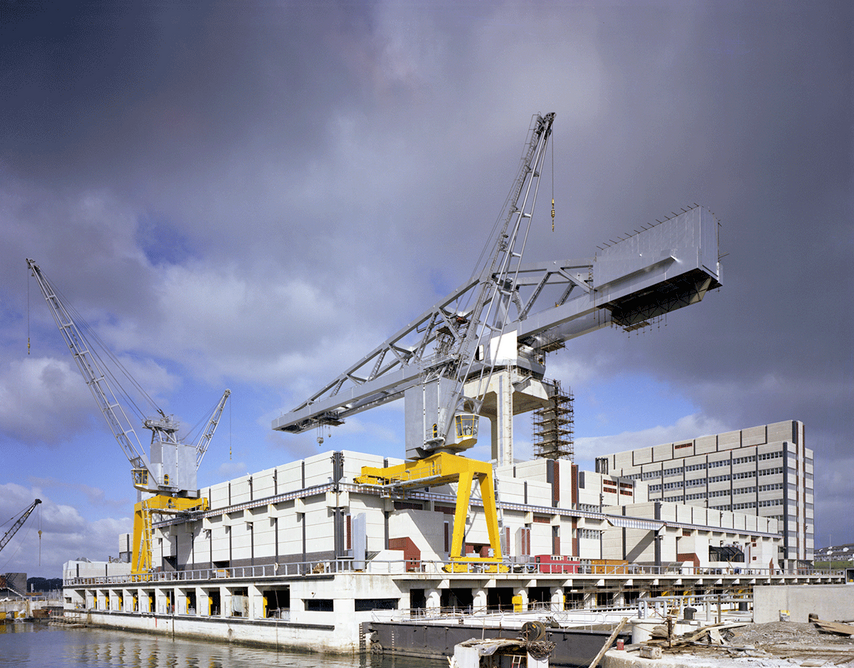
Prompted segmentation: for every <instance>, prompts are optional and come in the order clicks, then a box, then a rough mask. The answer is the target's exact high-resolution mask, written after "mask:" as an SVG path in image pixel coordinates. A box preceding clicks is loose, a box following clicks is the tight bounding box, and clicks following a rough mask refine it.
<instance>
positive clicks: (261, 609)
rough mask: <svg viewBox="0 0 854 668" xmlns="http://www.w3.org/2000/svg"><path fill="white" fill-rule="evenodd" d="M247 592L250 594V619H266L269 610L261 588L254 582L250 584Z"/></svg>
mask: <svg viewBox="0 0 854 668" xmlns="http://www.w3.org/2000/svg"><path fill="white" fill-rule="evenodd" d="M246 594H247V595H248V596H249V619H264V618H265V617H266V616H267V610H266V606H265V605H264V596H263V595H262V594H261V590H260V589H258V587H256V586H255V585H254V584H250V585H249V587H248V588H247V590H246Z"/></svg>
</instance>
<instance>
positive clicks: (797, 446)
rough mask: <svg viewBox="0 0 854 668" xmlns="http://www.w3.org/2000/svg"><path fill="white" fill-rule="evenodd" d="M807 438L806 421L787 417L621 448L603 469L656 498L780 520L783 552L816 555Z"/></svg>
mask: <svg viewBox="0 0 854 668" xmlns="http://www.w3.org/2000/svg"><path fill="white" fill-rule="evenodd" d="M805 442H806V434H805V429H804V424H803V422H799V421H797V420H786V421H783V422H775V423H773V424H767V425H760V426H758V427H751V428H749V429H739V430H737V431H730V432H726V433H723V434H715V435H711V436H701V437H699V438H694V439H691V440H686V441H679V442H675V443H664V444H662V445H656V446H653V447H650V448H639V449H637V450H627V451H625V452H618V453H616V454H612V455H607V456H605V457H600V458H597V461H596V468H597V470H598V471H602V472H610V473H613V474H617V475H621V476H625V477H628V478H631V479H632V480H640V481H643V482H646V483H648V484H649V497H650V499H656V500H661V501H665V502H672V503H679V504H682V503H685V504H689V505H692V506H701V507H704V508H708V509H710V510H721V511H735V512H738V513H745V514H750V515H756V516H757V517H763V518H771V519H776V520H777V521H778V522H779V530H780V534H781V536H782V543H781V546H780V553H779V555H777V558H778V559H779V560H781V561H788V562H811V561H812V560H813V556H814V548H815V521H814V503H815V501H814V490H813V451H812V450H810V449H809V448H807V447H806V446H805ZM804 565H807V564H806V563H805V564H804Z"/></svg>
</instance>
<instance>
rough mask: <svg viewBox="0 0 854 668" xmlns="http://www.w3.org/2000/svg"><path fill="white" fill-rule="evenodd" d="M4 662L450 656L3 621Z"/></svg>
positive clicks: (301, 667) (411, 667) (192, 666)
mask: <svg viewBox="0 0 854 668" xmlns="http://www.w3.org/2000/svg"><path fill="white" fill-rule="evenodd" d="M0 635H2V636H3V637H2V638H1V639H0V666H34V667H38V668H46V667H48V666H62V667H63V668H102V667H104V668H105V667H108V666H110V667H113V666H114V667H117V668H258V666H282V667H288V666H292V667H294V668H305V667H307V666H319V667H321V668H439V667H441V666H447V661H445V660H442V661H435V660H427V659H413V658H409V657H405V658H403V657H397V658H392V657H378V656H371V655H368V656H361V657H341V656H327V655H320V654H307V653H295V652H288V651H284V650H279V651H276V650H275V649H268V648H260V647H245V646H242V645H229V644H226V643H219V642H212V641H211V642H206V641H202V640H184V639H181V638H176V639H175V640H172V639H171V638H168V637H161V636H151V635H147V634H144V633H135V632H123V631H113V630H107V629H86V628H65V627H59V626H47V625H45V624H30V623H15V624H0Z"/></svg>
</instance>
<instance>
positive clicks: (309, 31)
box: [0, 2, 854, 532]
mask: <svg viewBox="0 0 854 668" xmlns="http://www.w3.org/2000/svg"><path fill="white" fill-rule="evenodd" d="M2 11H3V18H2V24H0V62H2V63H3V67H2V69H0V86H2V90H3V91H4V95H2V96H0V115H2V118H3V121H2V123H3V125H2V132H0V215H2V224H3V231H4V236H5V237H6V241H7V243H6V244H4V248H2V249H0V259H2V261H1V262H0V277H2V281H3V286H4V300H5V301H6V302H7V303H11V304H19V303H20V298H19V296H15V295H20V294H23V293H24V289H25V288H24V284H23V258H24V257H25V256H27V255H33V256H35V257H36V259H37V260H40V261H42V263H43V267H44V268H45V270H46V271H47V273H48V274H49V275H51V276H53V277H54V278H56V279H57V280H59V279H60V278H61V279H62V280H61V282H62V285H63V287H64V289H65V292H66V293H68V294H69V296H71V297H72V298H73V301H74V302H75V303H76V304H77V305H78V306H81V300H82V301H83V303H82V306H83V307H84V308H90V309H93V310H95V311H96V312H100V311H103V312H106V313H105V314H104V313H102V315H104V318H105V320H106V321H108V322H110V323H111V330H110V333H111V339H112V340H114V341H117V342H122V343H123V345H126V346H128V347H129V348H131V349H133V350H138V351H145V350H147V351H152V354H154V355H156V356H157V358H158V359H162V358H164V357H165V358H169V360H171V361H172V362H175V363H177V364H180V365H181V366H182V367H183V368H184V369H189V371H188V373H191V374H194V375H197V376H203V377H205V378H209V377H219V376H223V377H230V378H237V379H240V380H251V381H252V382H253V383H257V384H261V385H264V386H266V387H270V388H273V390H271V392H270V394H274V393H275V392H276V391H278V392H281V393H282V401H283V403H284V405H285V407H290V406H291V405H293V404H294V403H296V402H298V401H300V400H302V399H303V398H304V397H305V395H306V394H308V393H309V392H311V391H313V390H314V389H316V388H317V387H318V386H319V385H321V384H322V383H324V382H326V381H327V380H329V377H331V376H332V375H334V374H337V373H338V372H340V371H341V369H343V368H344V367H345V366H347V365H348V364H350V363H352V362H353V361H354V360H355V359H357V358H358V357H360V356H361V355H362V354H364V353H365V352H367V351H368V350H370V349H372V348H373V347H374V346H375V345H377V344H378V343H379V342H380V341H382V340H383V339H384V338H385V337H386V336H388V335H389V334H391V333H392V332H394V331H396V330H397V329H398V328H399V327H401V326H403V325H404V324H405V323H406V322H408V321H409V320H410V319H411V318H413V317H415V316H417V315H418V314H419V313H420V312H422V311H423V310H424V309H425V308H426V307H428V306H429V304H430V303H432V302H433V301H435V300H436V298H438V297H439V296H441V295H443V294H444V293H446V292H447V291H449V290H450V289H451V288H453V287H455V286H457V285H458V284H459V283H461V282H462V281H463V280H464V279H466V278H467V277H468V275H469V274H470V273H471V271H472V269H473V267H474V261H475V258H476V257H477V253H478V252H479V250H480V248H481V246H482V245H483V243H484V242H485V241H486V239H485V237H486V235H487V233H488V230H489V229H490V226H491V224H492V222H493V221H494V219H495V217H496V216H497V215H498V213H499V209H500V205H501V202H502V201H503V199H504V197H505V195H506V193H507V191H508V190H509V188H510V182H511V179H512V177H513V174H514V172H515V168H516V166H517V163H518V160H519V156H520V153H521V147H522V143H523V140H524V137H525V130H526V128H527V126H528V122H529V119H530V117H531V114H532V113H534V112H548V111H555V112H557V120H556V125H555V134H554V144H553V145H554V177H553V178H554V196H555V199H556V207H557V228H556V231H555V233H554V234H552V233H551V231H550V229H547V228H550V225H549V222H548V220H547V219H548V214H547V209H548V204H545V201H546V200H547V199H550V198H551V196H552V192H551V191H552V187H551V178H552V175H551V164H549V174H548V177H547V178H548V179H549V183H548V186H547V191H548V192H543V193H541V198H542V199H541V202H540V205H539V208H538V211H540V212H542V213H543V214H544V216H543V222H542V224H541V225H540V227H539V228H538V229H537V230H535V233H534V234H533V235H532V238H531V240H530V243H529V247H528V249H527V251H526V259H529V260H532V261H533V260H556V259H563V258H580V257H586V256H590V255H592V253H593V252H594V251H595V249H596V245H597V244H601V243H602V242H604V241H607V240H608V239H612V238H615V235H617V234H620V233H626V232H631V231H632V230H634V229H639V226H640V225H642V224H648V223H651V222H653V221H654V220H655V219H656V218H659V219H660V218H661V217H662V216H666V215H668V214H669V213H670V212H671V211H674V210H678V207H680V206H685V205H689V204H693V203H694V202H697V203H700V204H702V205H705V206H707V207H709V208H710V209H711V210H712V211H713V212H714V213H715V214H716V215H717V216H718V217H719V219H720V221H721V248H722V251H724V252H726V253H728V255H727V256H726V257H725V258H724V259H723V266H724V273H723V283H724V287H723V289H722V290H720V291H719V292H718V293H715V294H712V295H709V296H707V298H706V300H705V301H704V302H703V303H702V304H701V305H698V306H694V307H691V308H690V309H685V310H683V311H680V312H677V313H675V314H673V315H672V316H671V317H669V318H668V321H667V322H668V324H667V327H663V328H662V329H661V330H656V332H655V333H650V334H647V335H643V336H639V337H627V336H625V335H619V334H617V333H615V332H599V333H597V334H594V335H591V336H589V337H584V338H582V339H579V340H576V341H573V342H571V345H569V346H568V348H567V350H566V351H565V352H562V353H561V354H560V356H559V357H556V358H555V362H559V364H556V365H555V367H554V368H562V369H573V368H575V369H578V370H579V371H578V374H577V375H576V376H574V377H567V378H562V380H563V381H564V383H565V384H568V385H577V387H576V392H579V391H581V392H583V391H584V379H588V378H591V377H593V376H595V375H599V376H618V375H620V374H626V375H631V374H632V373H644V374H650V375H652V376H654V377H655V378H657V379H658V380H660V381H661V382H663V383H667V384H669V385H671V386H673V387H675V388H677V389H678V392H680V393H681V394H683V395H684V396H686V397H687V398H688V399H690V401H692V402H693V403H694V404H695V405H696V406H698V410H699V411H701V412H702V414H703V415H702V416H700V417H698V418H696V419H693V420H685V421H684V422H682V424H684V425H686V428H689V427H691V428H693V427H694V426H696V425H715V426H717V425H725V426H726V428H732V429H737V428H742V427H748V426H752V425H757V424H763V423H766V422H773V421H777V420H784V419H800V420H803V421H804V422H805V423H806V424H807V433H808V439H809V442H808V446H809V447H812V448H814V449H815V450H816V458H817V464H816V468H817V487H818V486H819V484H821V483H820V482H819V478H821V476H823V475H824V476H825V478H822V479H821V482H822V483H824V482H826V485H825V486H826V488H827V491H826V496H825V498H826V499H828V501H827V504H826V506H825V507H824V508H822V506H821V505H820V504H821V501H820V499H819V500H817V507H818V509H819V510H818V511H817V512H818V517H819V519H818V520H817V521H818V522H819V523H820V524H825V525H827V524H831V523H840V524H842V525H844V526H846V527H848V530H849V532H850V531H852V530H854V529H852V525H851V520H850V518H849V517H847V515H846V514H845V513H844V512H843V511H842V510H840V508H842V505H841V504H840V503H839V498H841V497H842V496H844V494H845V493H846V491H847V490H849V489H850V485H848V484H847V483H846V482H845V481H843V480H841V479H839V478H838V477H835V476H833V475H831V472H832V471H833V469H834V463H835V462H843V461H850V457H851V450H850V446H849V445H848V442H849V437H850V434H851V433H852V429H854V424H852V418H851V410H850V408H851V406H852V405H853V404H854V397H852V385H854V380H852V369H854V359H852V344H851V341H852V325H851V314H850V311H851V309H850V306H851V302H852V287H854V286H852V269H851V263H850V257H851V256H852V251H854V248H852V231H851V229H852V228H851V221H852V210H851V206H852V204H851V203H852V197H851V192H852V174H854V170H852V126H854V123H852V57H854V54H852V49H851V41H852V37H851V35H852V27H854V26H852V9H851V6H850V4H849V3H844V2H817V3H816V2H814V3H799V2H778V3H773V4H772V3H764V2H740V3H729V2H644V3H620V2H612V3H610V2H606V3H584V2H577V3H550V2H533V3H516V2H508V3H501V4H498V3H496V4H487V3H447V4H443V3H439V4H430V5H426V4H423V5H422V4H415V3H382V2H375V3H351V2H340V3H336V2H319V3H315V2H286V3H237V2H218V3H210V4H201V5H187V4H179V3H147V4H141V5H135V4H134V3H41V4H38V5H36V4H34V3H33V4H31V3H9V2H7V3H4V4H3V5H2ZM52 267H57V269H53V268H52ZM23 310H24V309H23V307H20V308H18V309H17V313H18V314H21V313H23ZM14 311H15V309H14V308H11V309H10V311H9V312H10V313H11V312H14ZM42 316H44V318H43V320H44V321H46V319H47V316H46V315H45V314H44V313H42V314H41V316H38V317H40V318H41V317H42ZM19 317H21V318H22V317H23V316H19ZM19 325H20V322H15V323H13V322H11V320H8V321H6V322H5V323H4V324H3V340H4V341H6V342H9V345H10V346H11V342H12V340H13V338H14V336H13V329H14V331H18V330H17V329H15V328H16V327H19ZM199 332H202V334H201V335H200V334H199ZM60 354H64V352H57V355H60ZM6 376H7V378H10V377H13V376H14V378H15V382H17V379H18V376H15V375H14V374H12V373H11V372H7V374H6ZM163 384H166V381H162V382H161V385H163ZM7 385H9V386H10V387H11V385H12V383H11V382H7ZM283 388H284V389H283ZM24 399H25V398H22V399H20V400H21V401H24ZM278 400H279V398H278V397H277V396H273V397H272V398H270V399H268V400H267V401H268V403H267V404H265V405H264V407H263V408H259V410H258V412H259V413H261V412H266V411H268V410H273V406H272V405H271V404H273V403H275V402H277V401H278ZM276 408H279V406H277V407H276ZM10 419H11V418H10ZM366 419H367V418H366ZM662 426H663V427H666V426H667V425H662ZM15 429H17V430H18V431H20V426H19V425H18V426H15ZM18 431H15V433H18ZM662 433H663V432H662ZM667 433H670V432H667ZM696 435H697V434H693V433H686V434H684V436H685V437H691V436H696ZM579 436H583V434H579ZM312 445H313V444H312ZM630 446H631V444H627V446H626V447H630ZM390 454H397V453H390ZM845 458H848V459H845ZM822 472H826V473H822Z"/></svg>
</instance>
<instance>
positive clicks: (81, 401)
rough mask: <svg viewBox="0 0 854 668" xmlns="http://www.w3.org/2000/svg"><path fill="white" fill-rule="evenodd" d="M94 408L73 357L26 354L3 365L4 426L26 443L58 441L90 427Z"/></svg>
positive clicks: (0, 422)
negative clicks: (62, 358)
mask: <svg viewBox="0 0 854 668" xmlns="http://www.w3.org/2000/svg"><path fill="white" fill-rule="evenodd" d="M94 408H95V406H94V403H93V400H92V398H91V396H89V392H88V390H87V389H86V385H85V384H84V383H83V380H82V378H81V376H80V373H79V372H78V371H77V369H76V368H74V367H73V365H72V363H71V360H70V359H69V360H57V359H53V358H50V357H24V358H21V359H13V360H11V361H9V363H8V364H7V365H6V366H5V367H4V368H2V369H0V428H2V431H3V432H4V433H5V434H7V436H9V437H11V438H15V439H17V440H19V441H21V442H22V443H26V444H28V445H33V444H35V443H45V444H48V445H56V444H58V443H60V442H62V441H63V440H66V439H68V438H70V434H71V433H72V432H74V431H77V430H81V429H84V428H86V427H87V425H88V424H89V423H90V420H91V419H92V416H93V414H94ZM60 425H61V428H60V429H58V428H57V427H58V426H60Z"/></svg>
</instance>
